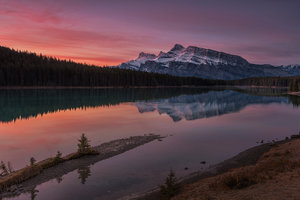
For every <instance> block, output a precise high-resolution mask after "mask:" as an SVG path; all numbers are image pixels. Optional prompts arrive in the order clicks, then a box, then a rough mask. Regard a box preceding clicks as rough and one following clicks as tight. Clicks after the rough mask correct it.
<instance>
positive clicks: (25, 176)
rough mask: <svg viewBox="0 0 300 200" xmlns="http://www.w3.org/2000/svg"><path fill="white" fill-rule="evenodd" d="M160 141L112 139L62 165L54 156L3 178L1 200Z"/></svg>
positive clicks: (66, 158)
mask: <svg viewBox="0 0 300 200" xmlns="http://www.w3.org/2000/svg"><path fill="white" fill-rule="evenodd" d="M160 138H161V136H159V135H154V134H149V135H144V136H133V137H129V138H125V139H118V140H113V141H110V142H107V143H103V144H101V145H99V146H95V147H92V148H91V153H89V155H81V156H78V152H75V153H71V154H69V155H66V156H64V157H61V158H60V161H59V162H54V161H56V159H57V158H56V157H53V158H48V159H45V160H43V161H40V162H38V163H35V164H34V165H32V166H26V167H25V168H23V169H20V170H17V171H16V172H13V173H11V174H9V175H8V176H5V177H1V178H0V188H1V193H0V199H1V198H4V197H13V196H18V195H20V194H21V193H24V192H27V191H30V190H32V188H35V187H36V186H37V185H40V184H42V183H45V182H47V181H49V180H52V179H55V178H57V177H61V176H63V175H65V174H68V173H70V172H72V171H74V170H76V169H78V168H81V167H85V166H90V165H92V164H95V163H97V162H99V161H101V160H104V159H107V158H110V157H113V156H116V155H118V154H121V153H124V152H126V151H128V150H131V149H133V148H136V147H138V146H141V145H143V144H146V143H149V142H151V141H154V140H157V139H160ZM50 161H51V162H50ZM45 163H46V164H45ZM49 163H51V166H49V165H48V164H49Z"/></svg>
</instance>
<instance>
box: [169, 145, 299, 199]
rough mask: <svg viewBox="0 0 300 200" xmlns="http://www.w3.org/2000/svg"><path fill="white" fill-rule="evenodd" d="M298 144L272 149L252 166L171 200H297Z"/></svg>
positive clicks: (195, 186)
mask: <svg viewBox="0 0 300 200" xmlns="http://www.w3.org/2000/svg"><path fill="white" fill-rule="evenodd" d="M299 176H300V140H299V139H295V140H292V141H291V142H288V143H285V144H281V145H277V146H274V147H273V148H272V149H271V150H270V151H269V152H267V153H265V154H264V155H262V156H261V158H260V159H259V161H258V162H257V163H256V164H255V165H251V166H246V167H242V168H237V169H232V170H230V171H228V172H226V173H224V174H221V175H218V176H215V177H211V178H207V179H203V180H200V181H198V182H196V183H193V184H190V185H187V186H185V187H184V189H183V192H182V193H181V194H180V195H178V196H177V197H175V198H174V199H178V200H179V199H191V200H192V199H193V200H196V199H197V200H198V199H201V200H202V199H203V200H207V199H222V200H223V199H232V200H234V199H297V198H300V190H299V187H298V186H299V183H300V177H299Z"/></svg>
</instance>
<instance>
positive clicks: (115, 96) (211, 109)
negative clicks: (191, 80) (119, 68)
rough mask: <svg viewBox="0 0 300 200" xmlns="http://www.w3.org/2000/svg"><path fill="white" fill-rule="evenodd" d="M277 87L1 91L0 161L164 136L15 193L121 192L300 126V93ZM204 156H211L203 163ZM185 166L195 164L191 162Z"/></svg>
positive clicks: (46, 198) (105, 195)
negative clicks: (84, 144)
mask: <svg viewBox="0 0 300 200" xmlns="http://www.w3.org/2000/svg"><path fill="white" fill-rule="evenodd" d="M284 92H286V91H284V90H282V89H281V90H279V89H247V90H229V89H226V90H221V89H214V90H209V89H199V88H190V89H188V88H169V89H167V88H160V89H150V88H148V89H142V88H139V89H59V90H56V89H38V90H37V89H36V90H33V89H26V90H17V89H16V90H0V160H3V161H4V162H6V163H7V162H8V161H9V162H11V163H12V166H13V167H14V169H19V168H22V167H24V166H26V165H29V159H30V157H32V156H33V157H34V158H35V159H36V160H42V159H44V158H46V157H50V156H54V155H55V154H56V152H57V151H58V150H59V151H61V152H62V153H63V154H67V153H71V152H74V151H76V149H77V139H78V138H79V137H80V135H81V134H82V133H85V134H86V135H87V137H88V138H89V139H90V140H91V144H92V145H99V144H101V143H103V142H107V141H110V140H114V139H119V138H125V137H129V136H134V135H144V134H149V133H154V134H160V135H163V136H167V137H166V138H165V139H163V140H162V141H154V142H151V143H148V144H146V145H143V146H140V147H138V148H136V149H133V150H130V151H128V152H125V153H123V154H120V155H118V156H115V157H112V158H110V159H107V160H104V161H100V162H98V163H96V164H94V165H91V166H85V167H83V168H80V169H77V170H75V171H72V172H70V173H68V174H66V175H64V176H62V177H57V178H55V179H52V180H49V181H48V182H45V183H41V184H40V185H38V186H36V187H34V188H33V189H32V191H30V192H27V193H23V194H21V195H19V196H16V197H11V198H9V199H43V200H50V199H51V200H52V199H72V200H75V199H106V200H107V199H108V200H110V199H118V198H121V197H123V196H125V195H129V194H131V193H136V192H141V191H146V190H149V189H151V188H153V187H155V186H158V185H159V184H161V183H162V182H163V180H164V179H165V177H166V176H167V174H168V172H169V170H170V169H173V170H174V171H175V173H176V175H177V176H178V177H181V176H184V175H187V174H189V173H192V172H194V171H198V170H202V169H205V168H207V167H208V166H209V165H213V164H216V163H218V162H220V161H223V160H225V159H228V158H230V157H232V156H234V155H236V154H238V153H239V152H241V151H243V150H246V149H247V148H250V147H253V146H255V145H257V144H258V143H260V142H261V141H262V140H264V141H272V140H281V139H284V138H285V137H286V136H290V135H291V134H295V133H298V132H299V128H300V109H299V108H298V106H297V105H298V103H299V102H300V99H299V98H298V97H290V96H287V95H282V94H281V93H284ZM202 161H205V162H206V164H201V162H202ZM185 168H188V169H187V170H186V169H185Z"/></svg>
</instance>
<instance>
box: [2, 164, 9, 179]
mask: <svg viewBox="0 0 300 200" xmlns="http://www.w3.org/2000/svg"><path fill="white" fill-rule="evenodd" d="M0 169H1V170H2V172H1V174H0V175H1V176H6V175H8V174H9V173H8V170H7V167H6V165H5V163H4V162H3V161H1V163H0Z"/></svg>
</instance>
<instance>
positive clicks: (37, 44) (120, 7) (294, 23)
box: [0, 0, 300, 66]
mask: <svg viewBox="0 0 300 200" xmlns="http://www.w3.org/2000/svg"><path fill="white" fill-rule="evenodd" d="M299 8H300V1H298V0H264V1H262V0H226V1H225V0H151V1H150V0H59V1H53V0H0V45H1V46H7V47H10V48H14V49H18V50H27V51H30V52H36V53H42V54H44V55H48V56H55V57H58V58H61V59H71V60H74V61H77V62H83V63H88V64H95V65H99V66H111V65H117V64H120V63H122V62H124V61H128V60H131V59H135V58H136V57H137V56H138V54H139V53H140V52H142V51H143V52H148V53H155V54H158V53H159V52H160V51H168V50H170V49H171V48H172V47H173V46H174V44H176V43H179V44H182V45H183V46H185V47H186V46H189V45H192V46H198V47H201V48H209V49H214V50H217V51H222V52H226V53H231V54H235V55H240V56H242V57H244V58H246V59H247V60H248V61H249V62H252V63H257V64H265V63H268V64H273V65H286V64H300V12H299Z"/></svg>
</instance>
